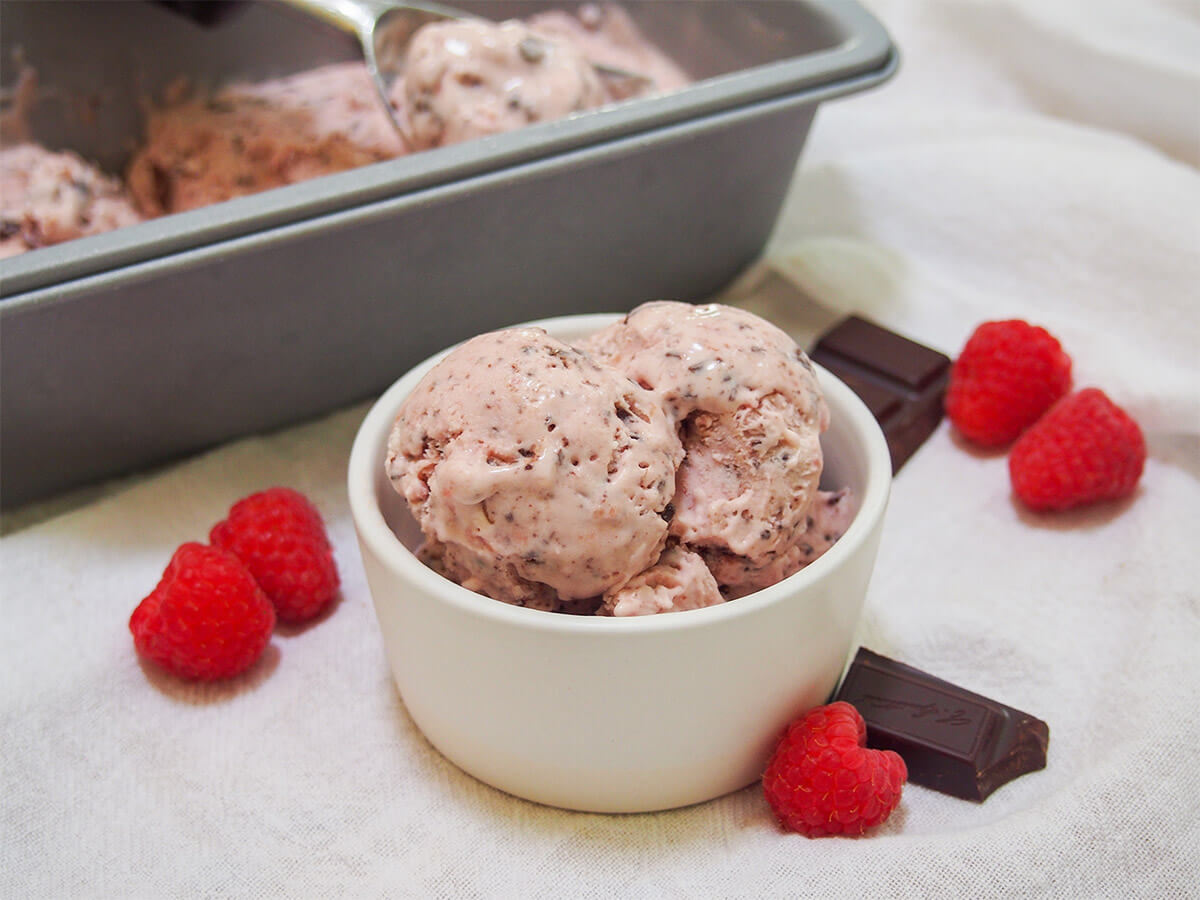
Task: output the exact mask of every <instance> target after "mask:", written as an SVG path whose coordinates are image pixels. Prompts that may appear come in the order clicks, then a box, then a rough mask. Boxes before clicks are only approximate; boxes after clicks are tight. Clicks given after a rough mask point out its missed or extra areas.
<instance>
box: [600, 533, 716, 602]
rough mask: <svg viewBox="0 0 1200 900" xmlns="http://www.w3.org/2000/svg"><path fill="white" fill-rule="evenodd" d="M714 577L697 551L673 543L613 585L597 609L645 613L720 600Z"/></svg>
mask: <svg viewBox="0 0 1200 900" xmlns="http://www.w3.org/2000/svg"><path fill="white" fill-rule="evenodd" d="M724 602H725V598H724V597H722V596H721V588H720V587H719V586H718V585H717V580H716V579H715V578H714V577H713V574H712V572H710V571H709V569H708V566H706V565H705V563H704V560H703V559H702V558H701V557H700V556H699V554H696V553H693V552H692V551H691V550H688V549H687V548H685V547H680V546H679V545H678V544H673V545H671V546H669V547H667V549H665V550H664V551H663V552H662V556H660V557H659V558H658V562H656V563H655V564H654V565H652V566H651V567H650V568H648V569H646V570H644V571H642V572H639V573H638V574H637V575H634V576H633V577H632V578H630V579H629V580H628V581H627V582H625V583H624V584H623V585H621V586H620V587H617V588H610V589H609V590H608V591H606V592H605V594H604V600H603V602H602V603H601V605H600V609H599V610H598V611H597V613H598V614H599V615H602V616H648V615H654V614H656V613H663V612H678V611H679V610H683V609H702V608H703V607H705V606H716V605H717V604H718V603H724Z"/></svg>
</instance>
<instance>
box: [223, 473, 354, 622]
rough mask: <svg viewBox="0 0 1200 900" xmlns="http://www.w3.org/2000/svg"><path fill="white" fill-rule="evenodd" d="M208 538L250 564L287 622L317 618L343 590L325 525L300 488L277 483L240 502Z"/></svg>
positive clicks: (254, 574) (251, 571)
mask: <svg viewBox="0 0 1200 900" xmlns="http://www.w3.org/2000/svg"><path fill="white" fill-rule="evenodd" d="M208 539H209V540H210V541H212V543H213V544H214V545H215V546H217V547H224V548H225V549H226V550H229V551H230V552H231V553H233V554H235V555H236V556H237V557H238V558H239V559H241V561H242V562H243V563H245V565H246V568H247V569H249V570H250V574H252V575H253V576H254V578H255V580H256V581H257V582H258V584H259V586H260V587H261V588H262V589H263V592H264V593H265V594H266V595H267V596H268V597H270V598H271V602H272V603H274V604H275V612H276V613H277V614H278V616H279V619H280V621H282V622H303V621H305V620H307V619H311V618H312V617H313V616H316V615H317V614H319V613H320V612H321V610H323V609H324V608H325V607H326V606H327V605H328V604H329V602H330V601H331V600H332V599H333V598H334V595H335V594H337V590H338V572H337V566H336V565H335V564H334V561H333V550H332V548H330V546H329V539H328V538H327V537H326V536H325V525H324V523H323V522H322V521H321V515H320V513H318V512H317V510H316V507H314V506H313V505H312V504H311V503H310V502H309V501H308V498H307V497H305V496H304V495H303V494H301V493H300V492H299V491H294V490H292V489H291V488H284V487H274V488H270V489H268V490H265V491H260V492H259V493H257V494H251V495H250V496H249V497H246V498H244V499H242V500H239V501H238V502H237V503H235V504H234V505H233V508H232V509H230V510H229V517H228V518H227V519H225V521H223V522H218V523H217V524H216V525H214V526H213V529H212V531H211V532H210V533H209V536H208Z"/></svg>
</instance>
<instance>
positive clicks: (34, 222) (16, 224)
mask: <svg viewBox="0 0 1200 900" xmlns="http://www.w3.org/2000/svg"><path fill="white" fill-rule="evenodd" d="M140 221H142V217H141V216H140V215H139V214H138V211H137V209H135V208H134V205H133V202H132V200H131V199H130V197H129V195H128V194H127V193H126V192H125V189H124V187H123V186H122V185H121V183H120V181H118V180H117V179H116V178H112V177H110V176H108V175H105V174H104V173H102V172H101V171H100V170H99V169H97V168H96V167H95V166H93V165H92V164H91V163H88V162H86V161H85V160H83V159H82V158H80V157H79V156H77V155H76V154H74V153H68V152H62V153H58V152H54V151H51V150H47V149H46V148H45V147H42V146H39V145H37V144H32V143H20V144H15V145H13V146H9V147H4V148H0V258H3V257H7V256H15V255H16V254H18V253H23V252H25V251H26V250H32V249H35V248H37V247H44V246H48V245H50V244H58V243H62V242H63V241H69V240H73V239H74V238H79V237H86V236H87V235H92V234H100V233H101V232H104V231H110V230H112V229H113V228H120V227H121V226H123V225H133V224H135V223H137V222H140Z"/></svg>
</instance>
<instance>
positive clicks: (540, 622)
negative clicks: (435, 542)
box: [349, 315, 891, 812]
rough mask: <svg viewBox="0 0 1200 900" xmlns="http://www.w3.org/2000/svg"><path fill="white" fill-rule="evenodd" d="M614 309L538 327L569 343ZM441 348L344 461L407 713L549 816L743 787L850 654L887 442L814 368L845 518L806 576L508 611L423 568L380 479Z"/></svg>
mask: <svg viewBox="0 0 1200 900" xmlns="http://www.w3.org/2000/svg"><path fill="white" fill-rule="evenodd" d="M614 318H616V317H615V316H597V315H591V316H565V317H561V318H556V319H546V320H543V321H539V322H535V323H532V324H535V325H541V326H542V327H544V328H546V330H547V331H549V332H550V333H551V334H553V335H555V336H557V337H559V338H562V339H565V340H574V339H577V338H579V337H582V336H583V335H585V334H589V333H591V332H592V331H595V330H598V329H599V328H601V327H603V326H605V325H607V324H608V323H609V322H611V321H613V319H614ZM441 355H442V354H439V356H437V357H434V358H433V359H430V360H428V361H426V362H425V363H422V364H421V365H419V366H417V367H416V368H415V369H413V370H412V371H410V372H409V373H408V374H406V375H405V376H404V377H403V378H401V379H400V380H399V381H397V382H396V383H395V384H394V385H392V387H391V388H390V389H388V390H387V392H386V393H384V394H383V396H382V397H380V399H379V401H378V402H377V403H376V404H375V405H374V406H373V407H372V408H371V410H370V412H369V413H368V414H367V417H366V419H365V420H364V421H363V424H362V426H361V428H360V429H359V432H358V435H357V437H356V439H355V441H354V447H353V449H352V450H351V454H350V466H349V494H350V509H351V513H352V515H353V518H354V524H355V528H356V530H357V533H358V540H359V545H360V547H361V550H362V559H363V565H364V566H365V568H366V575H367V582H368V585H369V587H370V590H371V594H372V596H373V598H374V601H375V609H376V613H377V615H378V618H379V625H380V628H382V630H383V638H384V643H385V645H386V647H387V653H388V659H389V661H390V663H391V667H392V672H393V674H394V677H395V679H396V684H397V686H398V687H399V690H400V694H401V697H402V698H403V700H404V703H405V706H406V707H407V708H408V711H409V713H410V714H411V715H412V717H413V720H414V721H415V722H416V723H417V725H418V727H420V729H421V730H422V731H423V732H424V734H425V736H426V737H427V738H428V739H429V740H430V742H431V743H433V745H434V746H435V747H437V748H438V750H440V751H441V752H442V753H443V754H444V755H445V756H446V757H447V758H449V759H450V760H451V761H452V762H454V763H455V764H457V765H458V766H459V767H461V768H462V769H464V770H465V771H467V772H469V773H470V774H471V775H474V776H475V777H476V778H479V779H480V780H482V781H485V782H487V783H488V784H491V785H493V786H495V787H497V788H500V789H501V790H504V791H507V792H509V793H511V794H515V795H517V796H519V797H524V798H526V799H529V800H534V801H537V802H540V803H546V804H549V805H552V806H559V807H565V808H568V809H579V810H589V811H595V812H641V811H647V810H658V809H669V808H673V807H678V806H685V805H688V804H691V803H697V802H700V801H703V800H708V799H710V798H713V797H717V796H720V795H722V794H725V793H728V792H729V791H733V790H736V789H738V788H741V787H744V786H746V785H747V784H750V783H751V782H753V781H754V780H756V779H757V778H758V777H759V775H760V774H761V772H762V768H763V765H764V764H765V762H766V759H767V756H768V755H769V753H770V750H771V747H772V745H773V743H774V741H775V739H776V737H777V736H778V734H779V733H780V730H781V729H782V728H783V726H784V725H786V724H787V722H788V721H789V720H790V719H791V718H792V717H794V716H796V715H798V714H799V713H801V712H803V711H804V710H806V709H808V708H810V707H812V706H815V705H818V704H820V703H823V702H825V700H826V699H827V698H828V696H829V695H830V693H831V692H832V691H833V689H834V688H835V687H836V685H837V681H838V679H839V677H840V676H841V673H842V671H843V669H844V667H845V665H846V663H847V661H848V659H849V656H850V653H851V651H852V650H853V649H854V640H855V633H856V629H857V625H858V622H859V619H860V616H861V612H862V606H863V600H864V598H865V595H866V590H867V584H868V581H869V580H870V577H871V570H872V568H873V567H874V564H875V553H876V549H877V547H878V543H879V534H880V530H881V526H882V522H883V514H884V509H885V507H886V505H887V499H888V492H889V488H890V485H891V462H890V459H889V456H888V450H887V445H886V443H885V441H884V437H883V434H882V433H881V432H880V430H879V426H878V425H877V424H876V422H875V420H874V418H872V416H871V414H870V412H869V411H868V410H867V408H866V407H865V406H864V405H863V404H862V402H861V401H860V400H859V399H858V397H857V396H856V395H855V394H854V393H853V392H852V391H851V390H850V389H849V388H847V387H846V386H845V385H844V384H843V383H842V382H841V381H839V380H837V379H836V378H834V377H833V376H832V375H830V374H829V373H828V372H826V371H824V370H819V375H820V380H821V384H822V387H823V389H824V390H825V395H826V399H827V401H828V403H829V406H830V411H831V413H832V424H831V426H830V428H829V430H828V431H827V432H826V434H825V435H824V436H823V438H822V444H823V446H824V450H825V463H826V468H825V471H826V473H827V475H826V478H825V479H824V484H825V485H826V486H830V487H832V486H843V485H849V486H850V487H851V488H852V489H853V491H854V494H855V497H856V498H857V502H858V511H857V513H856V515H855V518H854V521H853V523H852V524H851V525H850V527H849V528H848V529H847V531H846V533H845V535H843V537H842V538H841V539H840V540H839V541H838V542H837V543H836V544H835V545H834V546H833V547H832V548H831V549H830V550H829V551H828V552H827V553H826V554H825V555H824V556H823V557H821V558H820V559H818V560H817V561H816V562H814V563H813V564H812V565H810V566H808V567H807V568H805V569H803V570H802V571H800V572H798V573H796V574H795V575H793V576H792V577H791V578H787V579H785V580H784V581H781V582H780V583H778V584H776V585H774V586H772V587H770V588H767V589H766V590H763V591H759V592H757V593H755V594H751V595H749V596H747V597H743V598H741V599H738V600H733V601H730V602H728V603H724V604H721V605H720V606H715V607H710V608H707V609H698V610H689V611H686V612H675V613H666V614H661V615H657V616H643V617H636V618H625V619H614V618H604V617H581V616H570V615H565V614H561V613H550V612H543V611H540V610H531V609H524V608H521V607H516V606H510V605H508V604H506V603H501V602H499V601H497V600H492V599H490V598H488V597H484V596H481V595H479V594H475V593H473V592H471V591H468V590H466V589H465V588H462V587H460V586H459V585H457V584H454V583H452V582H450V581H448V580H446V579H444V578H442V577H441V576H439V575H438V574H436V573H435V572H433V571H432V570H430V569H428V568H426V567H425V566H424V565H422V564H421V563H420V562H418V561H417V558H416V557H415V556H414V555H413V553H412V548H415V547H416V545H417V543H418V542H419V540H420V533H419V531H418V529H417V526H416V523H415V522H414V520H413V519H412V517H411V516H410V515H409V513H408V509H407V506H406V504H405V502H404V499H403V498H402V497H401V496H400V495H399V494H397V493H396V492H395V490H394V489H393V488H392V486H391V484H390V482H389V481H388V478H387V476H386V475H385V474H384V468H383V460H384V453H385V445H386V443H387V436H388V433H389V431H390V430H391V427H392V423H393V420H394V419H395V415H396V411H397V409H398V408H399V406H400V403H401V401H402V399H403V398H404V397H405V396H406V395H407V394H408V393H409V392H410V391H411V390H412V389H413V388H414V387H415V386H416V384H417V382H418V381H420V379H421V378H422V376H424V374H425V373H426V372H427V371H428V370H429V369H430V368H431V367H432V366H433V365H434V364H435V363H436V361H437V360H438V359H440V357H441Z"/></svg>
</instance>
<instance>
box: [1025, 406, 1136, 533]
mask: <svg viewBox="0 0 1200 900" xmlns="http://www.w3.org/2000/svg"><path fill="white" fill-rule="evenodd" d="M1145 465H1146V439H1145V438H1144V437H1143V436H1142V429H1140V428H1139V427H1138V424H1137V422H1135V421H1134V420H1133V419H1132V418H1130V416H1129V414H1128V413H1126V412H1125V410H1123V409H1121V408H1120V407H1119V406H1117V405H1116V404H1115V403H1113V402H1112V401H1111V400H1110V399H1108V397H1107V396H1106V395H1105V393H1104V392H1103V391H1101V390H1098V389H1096V388H1085V389H1083V390H1082V391H1079V392H1078V393H1075V394H1071V395H1070V396H1069V397H1065V398H1063V399H1062V400H1060V401H1059V402H1058V403H1057V404H1055V405H1054V406H1053V407H1052V408H1051V410H1050V411H1049V412H1048V413H1046V415H1044V416H1042V418H1041V419H1039V420H1038V423H1037V424H1036V425H1034V426H1033V427H1032V428H1030V429H1029V430H1028V431H1026V432H1025V433H1024V434H1023V435H1021V439H1020V440H1019V441H1017V443H1016V444H1014V445H1013V448H1012V452H1011V454H1010V455H1009V457H1008V472H1009V475H1010V477H1011V478H1012V486H1013V490H1014V491H1015V492H1016V495H1017V496H1018V497H1020V498H1021V501H1022V502H1023V503H1024V504H1025V505H1026V506H1028V507H1030V508H1031V509H1035V510H1060V509H1070V508H1071V507H1072V506H1080V505H1082V504H1085V503H1095V502H1097V501H1100V500H1115V499H1117V498H1119V497H1126V496H1128V495H1129V494H1132V493H1133V489H1134V488H1135V487H1136V486H1137V483H1138V479H1139V478H1141V476H1142V469H1143V468H1144V467H1145Z"/></svg>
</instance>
